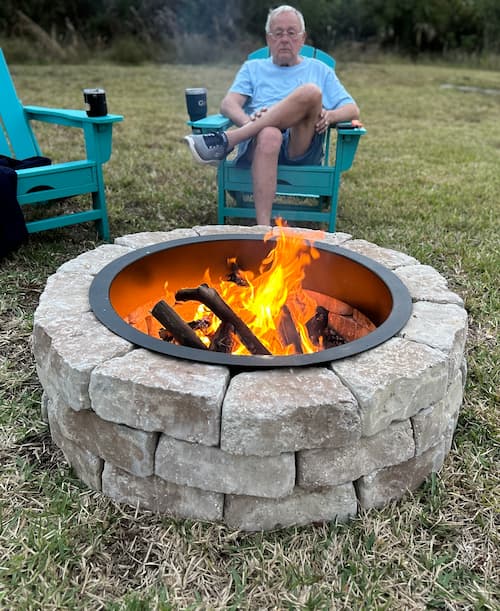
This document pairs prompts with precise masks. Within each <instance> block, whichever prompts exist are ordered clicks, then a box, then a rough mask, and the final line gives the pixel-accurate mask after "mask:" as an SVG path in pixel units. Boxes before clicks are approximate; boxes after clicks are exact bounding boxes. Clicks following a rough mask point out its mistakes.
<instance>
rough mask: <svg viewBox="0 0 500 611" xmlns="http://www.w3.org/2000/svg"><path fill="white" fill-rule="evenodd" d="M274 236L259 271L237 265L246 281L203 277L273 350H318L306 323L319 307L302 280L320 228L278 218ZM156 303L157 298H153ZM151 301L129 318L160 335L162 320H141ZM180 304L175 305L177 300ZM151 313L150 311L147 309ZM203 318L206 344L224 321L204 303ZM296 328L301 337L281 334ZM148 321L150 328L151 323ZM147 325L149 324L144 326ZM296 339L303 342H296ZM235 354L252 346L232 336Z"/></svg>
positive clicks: (313, 255) (313, 256)
mask: <svg viewBox="0 0 500 611" xmlns="http://www.w3.org/2000/svg"><path fill="white" fill-rule="evenodd" d="M275 237H276V245H275V246H274V247H273V248H272V249H271V251H270V252H269V254H268V255H267V256H266V257H265V259H264V260H263V261H262V263H261V265H260V268H259V271H258V273H257V274H254V273H253V272H251V271H246V270H238V275H239V277H240V279H241V280H242V281H243V282H238V283H235V282H233V281H230V280H227V279H219V280H218V281H217V282H214V281H213V280H212V279H211V277H210V270H209V269H207V270H206V271H205V274H204V278H203V282H204V283H206V284H208V285H209V286H212V287H214V288H215V289H216V290H217V291H218V293H219V294H220V296H221V297H222V299H224V301H225V302H226V303H227V304H228V305H229V306H230V308H231V309H232V310H233V311H234V312H235V313H236V314H237V315H238V316H239V317H240V318H241V319H242V320H243V322H244V323H245V324H246V325H247V326H248V327H249V328H250V329H251V330H252V332H253V333H254V334H255V335H256V336H257V337H258V338H259V339H260V341H261V342H262V343H263V344H264V346H265V347H266V348H267V349H268V350H269V351H270V352H271V354H273V355H289V354H296V353H297V351H301V352H302V353H309V352H316V351H318V350H319V349H321V346H317V345H315V344H314V343H313V342H312V341H311V339H310V338H309V334H308V332H307V328H306V323H307V322H308V320H310V319H311V318H312V317H313V316H314V314H315V313H316V307H317V305H318V304H317V303H316V301H315V300H314V299H313V298H312V297H311V296H310V295H308V294H307V293H306V291H304V289H303V287H302V281H303V279H304V276H305V268H306V267H307V266H308V265H309V264H310V263H311V261H313V260H314V259H317V258H319V256H320V253H319V251H318V250H317V249H316V248H315V247H314V246H313V245H312V240H313V239H317V237H318V232H317V231H316V232H312V231H311V232H304V231H301V232H298V231H297V230H293V229H291V228H288V227H286V226H284V225H283V223H282V222H278V226H277V227H276V228H275V229H274V230H271V231H270V232H269V233H268V234H266V236H265V237H264V240H265V241H269V240H270V239H272V238H275ZM228 264H229V265H231V264H237V261H235V259H228ZM165 294H166V295H167V296H168V299H166V301H168V302H169V303H170V304H171V305H172V298H171V294H168V287H167V283H166V286H165ZM153 305H154V304H153ZM151 307H152V304H150V303H149V304H144V306H142V307H141V308H138V310H136V311H135V312H133V313H132V314H130V315H129V317H128V320H127V322H129V323H130V324H133V325H134V326H137V328H140V330H142V331H144V332H146V333H148V332H150V334H151V335H154V336H155V337H158V331H159V327H160V325H159V323H156V321H155V322H154V323H152V322H151V321H149V322H148V323H147V324H146V323H144V322H142V321H143V319H144V318H146V317H144V310H145V309H147V311H149V310H150V309H151ZM176 308H177V305H176ZM149 318H151V316H150V315H149ZM201 319H203V320H205V321H207V322H208V324H209V326H208V327H205V328H204V329H203V330H198V331H196V333H197V334H198V335H199V336H200V338H201V339H202V341H203V342H204V343H205V344H206V345H207V346H208V345H209V344H210V338H211V337H212V336H213V334H214V333H215V331H216V330H217V328H218V327H219V325H220V320H219V319H218V318H217V317H216V316H215V315H214V314H213V313H212V312H211V311H210V310H209V309H208V308H207V307H205V306H204V305H203V304H201V305H200V306H199V307H198V309H197V311H196V314H195V316H194V319H193V320H201ZM287 325H288V329H290V328H291V329H294V330H295V331H296V335H295V337H297V335H298V337H299V338H300V340H299V342H297V341H295V342H290V341H289V338H288V336H287V334H286V333H285V334H283V332H282V328H283V326H285V327H286V326H287ZM148 327H149V328H148ZM145 328H146V330H144V329H145ZM297 343H299V344H300V346H299V347H298V346H297ZM232 353H233V354H248V350H247V349H246V348H245V346H244V345H243V344H242V343H241V342H240V341H239V340H238V338H237V337H235V338H234V343H233V350H232Z"/></svg>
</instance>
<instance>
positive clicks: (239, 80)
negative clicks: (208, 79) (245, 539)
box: [185, 5, 359, 225]
mask: <svg viewBox="0 0 500 611" xmlns="http://www.w3.org/2000/svg"><path fill="white" fill-rule="evenodd" d="M305 39H306V32H305V24H304V17H303V16H302V14H301V13H300V12H299V11H298V10H296V9H295V8H293V7H292V6H288V5H283V6H280V7H278V8H275V9H273V10H271V11H270V12H269V15H268V18H267V22H266V41H267V45H268V47H269V51H270V57H269V58H267V59H256V60H249V61H246V62H245V63H244V64H243V65H242V66H241V68H240V70H239V71H238V73H237V75H236V77H235V79H234V82H233V84H232V85H231V87H230V88H229V91H228V92H227V94H226V95H225V97H224V99H223V100H222V103H221V106H220V111H221V113H222V114H223V115H225V116H226V117H228V118H229V119H230V120H231V121H232V122H233V124H234V125H235V126H236V128H232V129H229V130H227V131H225V132H218V133H211V134H200V135H188V136H185V140H186V142H187V143H188V145H189V148H190V150H191V153H192V155H193V157H194V159H195V161H197V162H199V163H208V164H212V165H216V164H218V163H219V162H220V161H221V160H222V159H224V158H225V157H226V155H228V154H229V153H230V152H231V151H232V150H233V148H234V147H235V146H237V145H238V151H237V163H238V164H240V165H242V166H246V167H248V166H251V168H252V181H253V196H254V202H255V212H256V221H257V223H258V224H262V225H270V224H271V210H272V205H273V200H274V197H275V194H276V183H277V167H278V164H288V165H316V164H320V163H321V159H322V156H323V141H324V134H325V132H326V130H327V128H328V126H329V125H332V124H336V123H340V122H344V121H351V120H357V119H358V118H359V108H358V106H357V105H356V103H355V101H354V100H353V98H352V97H351V96H350V95H349V94H348V93H347V91H346V90H345V88H344V87H343V85H342V84H341V83H340V81H339V79H338V78H337V76H336V75H335V72H334V70H333V69H332V68H330V67H328V66H327V65H326V64H324V63H323V62H321V61H319V60H317V59H314V58H309V57H302V56H300V55H299V52H300V49H301V47H302V46H303V45H304V42H305Z"/></svg>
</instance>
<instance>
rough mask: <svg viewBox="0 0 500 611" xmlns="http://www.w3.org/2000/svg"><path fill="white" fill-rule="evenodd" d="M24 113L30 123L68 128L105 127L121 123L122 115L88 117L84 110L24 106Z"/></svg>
mask: <svg viewBox="0 0 500 611" xmlns="http://www.w3.org/2000/svg"><path fill="white" fill-rule="evenodd" d="M24 112H25V113H26V115H27V118H28V119H29V120H30V121H44V122H45V123H56V124H57V125H67V126H69V127H83V126H84V125H86V124H93V125H106V124H108V123H116V122H118V121H123V117H122V115H105V116H104V117H89V116H88V115H87V113H86V111H85V110H68V109H65V108H44V107H43V106H24Z"/></svg>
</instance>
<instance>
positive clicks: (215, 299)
mask: <svg viewBox="0 0 500 611" xmlns="http://www.w3.org/2000/svg"><path fill="white" fill-rule="evenodd" d="M175 298H176V299H178V300H179V301H192V300H194V301H199V302H201V303H203V304H204V305H206V306H207V308H210V310H211V311H212V312H213V313H214V314H215V315H216V316H217V317H218V318H220V320H221V321H222V322H228V323H231V324H232V325H233V327H234V331H235V333H236V334H237V335H238V336H239V338H240V339H241V341H242V343H243V344H244V346H245V347H246V348H247V349H248V350H249V351H250V353H251V354H267V355H271V353H270V352H269V350H268V349H267V348H266V347H265V346H264V345H263V344H262V343H261V341H260V340H259V339H258V338H257V337H256V336H255V335H254V334H253V333H252V331H251V330H250V329H249V328H248V327H247V325H246V324H245V323H244V322H243V321H242V320H241V318H240V317H239V316H237V314H235V312H233V310H232V309H231V308H230V307H229V306H228V305H227V303H226V302H225V301H224V300H223V299H222V297H221V296H220V295H219V293H218V292H217V291H216V290H215V289H214V288H211V287H209V286H208V285H206V284H200V286H198V287H196V288H192V289H180V290H179V291H177V293H176V294H175Z"/></svg>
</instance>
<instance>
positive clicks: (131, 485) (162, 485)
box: [102, 463, 224, 521]
mask: <svg viewBox="0 0 500 611" xmlns="http://www.w3.org/2000/svg"><path fill="white" fill-rule="evenodd" d="M102 491H103V493H104V494H106V495H107V496H109V497H111V498H112V499H114V500H115V501H118V502H119V503H126V504H128V505H131V506H132V507H137V505H139V507H141V508H143V509H150V510H151V511H154V512H157V513H160V514H168V515H171V516H178V517H181V518H188V519H193V520H206V521H218V520H221V519H222V510H223V504H224V495H223V494H217V493H216V492H206V491H205V490H199V489H198V488H188V487H187V486H178V485H177V484H173V483H171V482H166V481H165V480H163V479H161V478H160V477H156V476H155V475H152V476H150V477H137V476H136V475H132V474H131V473H127V472H126V471H122V470H120V469H117V468H116V467H114V466H113V465H111V464H109V463H105V465H104V471H103V474H102Z"/></svg>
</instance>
